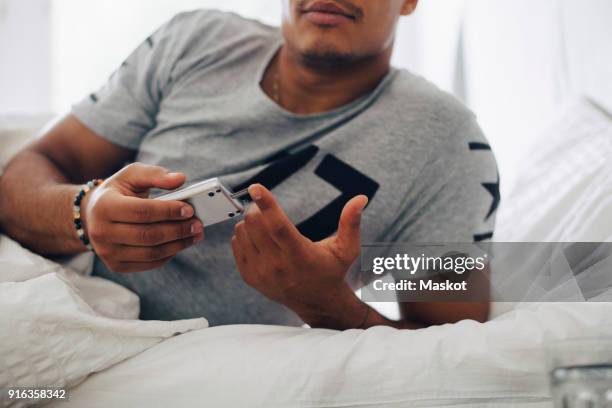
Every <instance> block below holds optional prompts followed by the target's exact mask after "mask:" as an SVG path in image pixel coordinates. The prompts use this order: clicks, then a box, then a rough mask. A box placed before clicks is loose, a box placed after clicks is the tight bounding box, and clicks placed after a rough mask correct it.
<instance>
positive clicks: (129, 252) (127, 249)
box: [114, 236, 203, 263]
mask: <svg viewBox="0 0 612 408" xmlns="http://www.w3.org/2000/svg"><path fill="white" fill-rule="evenodd" d="M200 238H203V236H196V237H191V238H186V239H181V240H178V241H174V242H170V243H167V244H163V245H158V246H154V247H135V246H126V245H121V246H117V249H116V250H115V255H114V258H115V259H116V260H117V261H119V262H132V263H133V262H138V263H151V262H158V261H161V260H164V259H167V258H172V257H174V256H176V255H177V254H178V253H180V252H182V251H184V250H185V249H187V248H190V247H192V246H193V245H195V244H197V243H198V242H200Z"/></svg>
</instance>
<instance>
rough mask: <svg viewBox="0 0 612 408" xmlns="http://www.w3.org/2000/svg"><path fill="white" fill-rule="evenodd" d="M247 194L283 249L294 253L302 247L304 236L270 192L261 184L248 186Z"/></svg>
mask: <svg viewBox="0 0 612 408" xmlns="http://www.w3.org/2000/svg"><path fill="white" fill-rule="evenodd" d="M249 194H250V196H251V198H252V199H253V201H254V202H255V204H257V207H258V208H259V210H260V211H261V213H262V215H263V217H262V219H263V221H264V225H265V226H266V228H267V230H268V233H269V234H270V237H271V238H272V239H273V240H274V242H276V244H277V245H278V246H279V247H280V248H281V249H282V250H283V251H287V252H288V253H291V254H296V255H297V253H298V252H299V251H300V250H301V249H302V245H303V243H304V237H303V236H302V235H301V234H300V232H299V231H298V230H297V228H296V227H295V225H293V223H292V222H291V220H290V219H289V217H287V214H285V212H284V211H283V209H282V208H281V207H280V205H279V204H278V202H277V201H276V199H275V198H274V196H273V195H272V193H271V192H270V191H269V190H268V189H266V188H265V187H264V186H262V185H261V184H255V185H252V186H251V187H249Z"/></svg>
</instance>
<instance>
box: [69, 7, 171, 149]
mask: <svg viewBox="0 0 612 408" xmlns="http://www.w3.org/2000/svg"><path fill="white" fill-rule="evenodd" d="M175 20H176V18H175V19H173V20H171V21H170V22H168V23H166V24H165V25H163V26H162V27H161V28H159V29H158V30H157V31H156V32H155V33H153V34H152V35H151V36H150V37H148V38H147V39H146V40H145V41H144V42H143V43H142V44H141V45H140V46H139V47H138V48H136V50H135V51H134V52H133V53H132V54H131V55H130V56H129V57H128V58H127V59H126V60H125V61H124V62H123V64H122V65H121V66H120V67H119V68H118V69H117V71H115V72H114V73H113V75H112V76H111V77H110V79H109V80H108V82H107V83H106V84H105V85H104V86H103V87H102V89H100V90H99V91H97V92H95V93H92V94H91V95H89V96H87V97H86V98H85V99H83V100H82V101H81V102H79V103H78V104H76V105H75V106H73V108H72V114H73V115H74V116H75V117H76V118H77V119H79V120H80V121H81V122H82V123H83V124H84V125H85V126H87V127H88V128H89V129H91V130H92V131H93V132H94V133H96V134H98V135H99V136H101V137H103V138H105V139H107V140H109V141H111V142H113V143H115V144H117V145H119V146H123V147H126V148H129V149H134V150H135V149H138V147H139V145H140V143H141V140H142V138H143V137H144V136H145V135H146V134H147V133H148V132H149V131H150V130H151V129H152V128H154V127H155V124H156V116H157V112H158V109H159V106H160V102H161V100H162V98H163V96H164V94H165V93H166V92H167V90H168V88H169V86H170V85H171V82H172V79H171V70H172V66H173V65H174V61H175V60H176V59H177V55H176V53H177V50H176V48H177V47H176V46H175V45H174V44H173V41H175V36H174V32H175V30H176V27H175V26H176V24H175Z"/></svg>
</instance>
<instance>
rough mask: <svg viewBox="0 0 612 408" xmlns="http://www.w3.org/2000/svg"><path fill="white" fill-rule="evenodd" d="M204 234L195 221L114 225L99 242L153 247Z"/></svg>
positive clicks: (197, 221)
mask: <svg viewBox="0 0 612 408" xmlns="http://www.w3.org/2000/svg"><path fill="white" fill-rule="evenodd" d="M203 232H204V227H203V225H202V222H201V221H200V220H197V219H191V220H189V221H182V222H165V223H155V224H126V223H114V224H112V226H111V227H110V231H109V233H108V234H107V235H106V236H105V237H103V238H102V239H101V240H98V241H101V242H106V243H114V244H122V245H129V246H140V247H153V246H158V245H162V244H167V243H170V242H174V241H178V240H181V239H184V238H189V237H195V236H197V235H200V234H202V233H203Z"/></svg>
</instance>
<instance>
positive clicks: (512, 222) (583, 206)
mask: <svg viewBox="0 0 612 408" xmlns="http://www.w3.org/2000/svg"><path fill="white" fill-rule="evenodd" d="M538 139H539V140H541V141H542V142H541V143H539V144H537V145H536V146H534V148H533V149H532V152H531V154H530V155H528V156H527V157H525V158H524V159H523V161H522V166H523V167H522V169H521V175H520V177H519V179H518V182H517V184H516V186H515V189H514V190H513V192H512V193H511V194H510V195H509V196H508V197H504V199H503V200H502V205H501V208H500V211H499V214H498V217H497V231H496V233H495V239H496V240H497V241H499V242H512V241H516V242H580V241H585V242H602V241H603V242H606V241H608V240H609V239H610V237H611V236H612V160H610V158H611V157H612V116H611V115H610V114H609V113H607V112H606V111H604V110H603V108H601V107H599V106H598V105H597V104H596V103H595V102H592V101H590V100H588V99H585V98H582V99H578V100H576V101H574V102H572V103H571V104H569V105H568V106H567V108H566V109H565V110H564V111H563V112H562V114H561V115H559V118H558V119H557V120H556V122H555V123H554V124H553V125H552V126H550V127H549V128H548V130H546V131H545V132H544V135H543V136H542V137H539V138H538ZM498 154H503V152H498Z"/></svg>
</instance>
